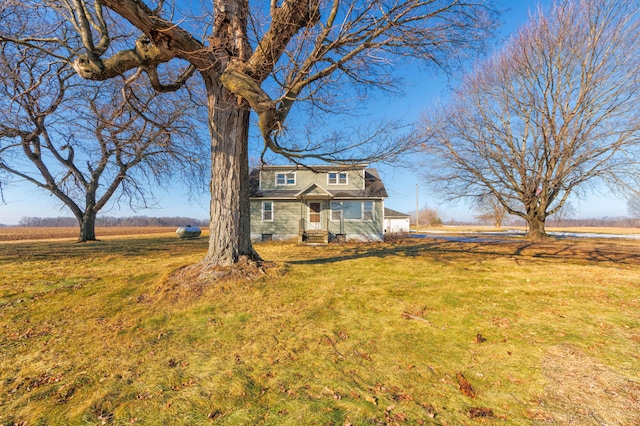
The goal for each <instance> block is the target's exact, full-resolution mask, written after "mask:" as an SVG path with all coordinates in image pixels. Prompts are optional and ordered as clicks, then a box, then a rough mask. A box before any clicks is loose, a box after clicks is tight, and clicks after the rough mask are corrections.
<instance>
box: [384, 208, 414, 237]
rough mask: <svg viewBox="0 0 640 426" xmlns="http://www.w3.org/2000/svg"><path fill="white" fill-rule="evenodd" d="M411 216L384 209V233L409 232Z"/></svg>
mask: <svg viewBox="0 0 640 426" xmlns="http://www.w3.org/2000/svg"><path fill="white" fill-rule="evenodd" d="M410 219H411V216H410V215H408V214H405V213H400V212H397V211H395V210H391V209H388V208H386V207H385V208H384V232H385V233H387V232H390V233H393V232H409V222H410Z"/></svg>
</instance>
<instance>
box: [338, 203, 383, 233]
mask: <svg viewBox="0 0 640 426" xmlns="http://www.w3.org/2000/svg"><path fill="white" fill-rule="evenodd" d="M349 201H356V202H359V201H360V202H361V201H372V200H364V199H362V200H349ZM383 212H384V202H383V201H382V200H373V221H368V220H345V221H343V223H342V226H343V229H342V231H344V232H341V229H340V222H339V221H330V222H329V230H330V231H331V232H333V233H334V234H345V236H346V239H347V241H382V240H383V238H384V234H383V220H384V216H383Z"/></svg>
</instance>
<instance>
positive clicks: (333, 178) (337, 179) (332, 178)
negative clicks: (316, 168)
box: [327, 172, 348, 185]
mask: <svg viewBox="0 0 640 426" xmlns="http://www.w3.org/2000/svg"><path fill="white" fill-rule="evenodd" d="M327 183H328V184H329V185H346V184H347V183H348V182H347V172H329V173H328V176H327Z"/></svg>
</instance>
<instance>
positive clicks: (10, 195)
mask: <svg viewBox="0 0 640 426" xmlns="http://www.w3.org/2000/svg"><path fill="white" fill-rule="evenodd" d="M550 2H551V0H542V1H541V2H539V1H538V0H511V1H506V0H505V1H504V2H503V3H504V4H506V7H508V8H509V10H508V11H507V12H506V13H505V14H504V16H503V21H504V27H503V37H507V36H508V35H509V34H510V33H511V32H513V31H514V30H515V29H517V28H518V26H520V25H522V24H523V23H525V22H526V21H527V20H528V17H529V11H530V10H532V9H534V8H535V7H536V6H537V5H538V3H542V5H548V4H549V3H550ZM500 43H501V42H500V41H496V47H498V46H499V45H500ZM402 74H403V76H404V78H405V82H406V85H405V87H404V91H405V95H404V96H402V97H399V98H388V97H385V98H379V99H374V100H372V101H371V102H369V103H368V104H367V105H366V106H364V107H365V108H366V109H367V114H366V116H365V117H363V119H365V120H366V119H370V120H376V119H377V118H382V117H384V118H398V119H402V120H404V121H406V122H412V121H414V120H417V119H418V118H419V116H420V114H421V112H422V111H424V110H425V109H426V108H428V107H429V105H430V104H431V103H432V102H435V101H436V100H438V99H440V100H444V99H446V95H447V92H446V87H447V85H446V83H445V81H444V80H445V79H444V76H434V75H433V74H429V73H425V72H424V71H423V70H420V69H419V67H418V66H417V65H416V66H412V65H403V71H402ZM372 166H373V167H377V168H378V169H379V171H380V173H381V176H382V179H383V181H384V183H385V185H386V188H387V191H388V193H389V198H388V199H387V200H386V202H385V206H386V207H389V208H392V209H394V210H398V211H402V212H407V213H409V212H412V211H414V210H415V208H416V185H418V188H417V195H418V197H417V198H418V205H419V207H420V208H422V207H424V206H428V207H429V208H434V209H436V210H437V211H438V212H439V213H440V216H441V217H442V218H443V219H444V220H450V219H455V220H469V219H472V218H473V212H471V211H469V208H468V207H466V206H464V205H451V204H445V203H442V202H439V201H438V200H437V199H436V198H435V197H433V196H432V195H431V194H430V192H429V190H428V188H427V187H426V186H425V184H424V183H423V182H421V181H420V178H419V176H418V175H417V174H416V173H414V172H412V171H411V170H408V169H403V168H400V167H391V166H387V165H372ZM3 189H4V197H5V201H6V204H0V224H5V225H15V224H18V221H19V220H20V218H21V217H24V216H37V217H57V216H72V214H71V212H70V211H69V210H67V209H66V208H64V207H63V206H62V203H60V202H59V201H58V200H57V198H55V197H54V196H52V195H49V194H48V193H47V192H46V191H43V190H39V189H37V188H36V187H35V186H33V185H30V184H28V183H25V182H19V181H13V182H11V183H8V184H6V183H5V184H4V185H3ZM157 196H158V197H157V198H158V202H157V205H156V206H154V208H152V209H144V210H137V211H136V212H132V211H130V210H128V209H119V208H118V207H110V208H109V206H107V208H106V209H103V210H102V212H101V213H100V214H99V216H133V215H145V216H156V217H161V216H187V217H193V218H196V219H206V218H208V217H209V195H208V193H207V191H206V190H204V191H202V194H201V196H196V197H188V196H187V189H186V188H183V187H182V186H181V185H180V183H179V182H176V184H175V186H174V187H173V189H172V190H171V191H170V192H169V193H166V192H160V191H158V193H157ZM190 198H191V199H190ZM573 206H574V207H575V208H576V210H577V212H576V216H577V217H603V216H610V217H615V216H624V215H626V214H627V211H626V203H625V202H624V201H623V200H618V199H615V197H609V196H608V195H607V194H600V195H599V196H597V197H595V196H594V197H590V198H589V199H586V200H583V201H582V202H580V203H578V202H577V201H574V202H573Z"/></svg>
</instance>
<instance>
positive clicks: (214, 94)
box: [202, 72, 261, 269]
mask: <svg viewBox="0 0 640 426" xmlns="http://www.w3.org/2000/svg"><path fill="white" fill-rule="evenodd" d="M202 74H203V75H202V77H203V79H204V81H205V86H206V89H207V101H208V108H209V129H210V132H211V212H210V217H211V222H210V223H209V231H210V234H209V251H208V252H207V255H206V257H205V258H204V260H203V261H202V265H203V268H204V269H206V268H208V267H215V266H231V265H233V264H234V263H236V262H238V260H239V259H240V258H241V257H242V256H246V257H247V259H249V260H254V261H260V260H261V259H260V256H259V255H258V254H257V253H256V252H255V251H254V249H253V246H252V244H251V222H250V208H249V154H248V139H249V108H248V106H246V105H244V103H243V102H242V100H241V99H240V98H238V97H237V96H236V95H234V94H233V93H231V92H229V91H228V90H227V89H225V88H224V87H223V86H222V84H221V83H220V80H219V78H218V77H217V76H215V75H214V73H213V72H203V73H202Z"/></svg>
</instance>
